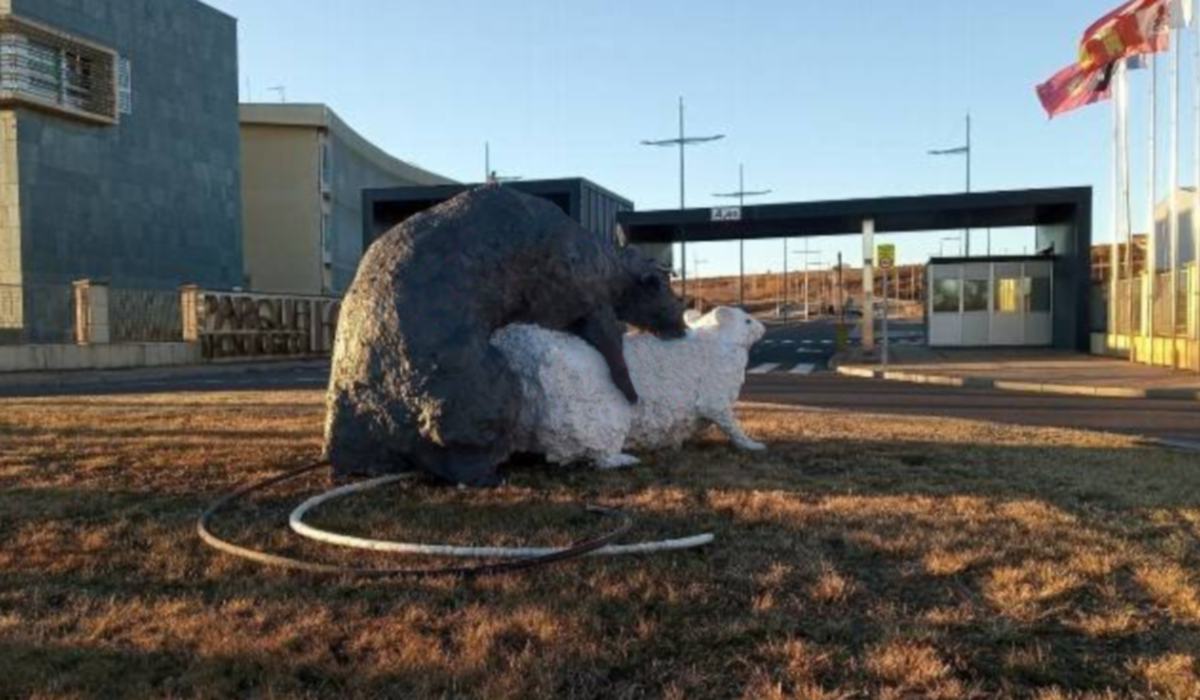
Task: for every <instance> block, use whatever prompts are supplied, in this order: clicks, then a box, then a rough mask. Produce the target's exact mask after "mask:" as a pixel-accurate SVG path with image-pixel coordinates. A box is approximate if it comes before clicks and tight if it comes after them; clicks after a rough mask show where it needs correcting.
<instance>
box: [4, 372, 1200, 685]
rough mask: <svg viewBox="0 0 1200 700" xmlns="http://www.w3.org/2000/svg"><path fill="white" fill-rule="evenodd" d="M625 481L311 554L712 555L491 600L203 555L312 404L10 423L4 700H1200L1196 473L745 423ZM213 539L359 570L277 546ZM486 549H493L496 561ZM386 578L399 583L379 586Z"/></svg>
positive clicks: (407, 501) (391, 528) (1140, 452)
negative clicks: (431, 544)
mask: <svg viewBox="0 0 1200 700" xmlns="http://www.w3.org/2000/svg"><path fill="white" fill-rule="evenodd" d="M743 415H744V418H745V422H746V424H747V428H748V430H749V432H750V433H751V434H754V435H757V436H760V437H764V438H766V439H767V440H768V441H769V442H770V443H771V447H772V449H771V451H770V452H769V453H767V454H766V455H743V454H740V453H735V452H733V451H732V450H730V449H729V447H728V445H727V444H726V443H725V442H724V441H723V440H722V439H720V438H717V437H710V438H708V439H706V440H704V441H702V442H701V443H700V444H698V445H697V446H695V447H693V448H690V449H688V450H686V451H685V452H683V453H681V454H678V455H671V454H662V455H657V456H653V457H652V458H651V459H649V460H648V461H647V463H646V464H644V465H643V466H641V467H639V468H637V469H634V470H631V471H626V472H621V473H612V472H606V473H597V472H590V471H563V470H552V469H548V468H545V467H540V466H526V467H520V468H514V469H513V470H512V472H511V483H510V485H509V486H507V487H505V488H502V489H496V490H492V491H484V492H469V493H463V492H458V491H455V490H446V489H433V488H430V487H427V486H416V487H412V488H402V487H397V488H391V489H386V490H381V491H379V492H375V493H371V494H364V495H362V496H361V497H355V498H352V499H348V500H346V501H345V502H341V503H336V504H330V505H329V506H328V507H326V508H324V509H323V510H320V511H318V512H317V513H316V514H314V519H315V520H317V521H319V522H325V523H328V524H332V525H335V526H337V527H341V528H343V529H346V530H355V531H359V532H364V533H365V532H372V533H386V534H391V535H396V536H399V535H401V534H403V535H404V536H408V537H427V538H437V539H441V540H447V541H455V542H467V541H478V542H517V541H522V540H526V539H536V540H539V541H545V542H565V541H568V540H570V539H571V538H573V537H578V536H582V535H583V534H586V533H592V532H596V531H598V528H600V527H602V526H603V525H604V523H602V522H596V521H593V520H590V519H588V518H587V517H586V516H583V515H581V514H580V512H579V510H578V508H577V504H579V503H581V502H583V501H596V502H601V503H605V504H609V505H615V506H621V507H624V508H626V509H628V510H630V511H631V512H633V513H634V514H635V516H636V517H637V519H638V525H637V528H636V530H635V532H634V536H636V537H639V538H644V537H645V538H648V537H656V536H664V535H679V534H685V533H691V532H696V531H701V530H711V531H713V532H715V533H716V535H717V541H716V543H714V544H713V545H712V546H710V547H708V548H706V549H704V550H702V551H695V552H681V553H673V554H668V555H659V556H654V557H635V558H626V559H620V560H604V561H600V560H588V561H580V562H572V563H568V564H565V565H561V566H557V567H553V568H547V569H543V570H538V571H535V572H530V573H524V574H514V575H506V576H501V577H496V578H487V579H480V580H476V581H458V580H452V579H439V580H428V581H418V582H413V581H401V580H391V581H356V580H351V579H343V578H327V577H317V576H310V575H301V574H294V573H288V572H283V571H278V570H270V569H263V568H259V567H257V566H255V565H252V564H248V563H245V562H240V561H237V560H233V559H230V558H228V557H226V556H223V555H220V554H217V553H214V552H212V551H211V550H208V549H206V548H205V547H204V546H203V545H202V544H201V543H200V542H199V541H198V540H197V538H196V537H195V535H194V518H195V516H196V515H197V513H198V512H199V511H200V509H201V508H202V507H203V506H204V505H205V504H206V503H207V502H209V501H211V500H212V499H213V498H214V497H215V496H217V495H218V494H219V493H221V492H223V491H225V490H227V489H229V488H230V487H231V486H232V485H233V484H235V483H237V482H240V481H242V480H243V479H248V478H255V477H261V476H265V475H268V474H273V473H277V472H278V471H280V470H282V469H284V468H286V467H289V466H293V465H297V464H300V463H303V462H305V461H307V460H308V459H310V458H311V457H312V456H313V455H314V454H315V452H316V451H317V448H318V444H319V430H320V421H321V408H320V397H319V395H318V393H317V392H275V393H271V392H257V393H249V392H246V393H213V394H206V393H190V394H175V395H146V396H113V397H96V398H90V399H84V400H75V399H44V400H41V399H28V400H26V399H22V400H6V401H0V696H9V695H13V696H38V697H113V696H126V697H145V696H205V697H227V696H274V697H283V696H335V697H358V696H365V697H406V696H407V697H423V696H452V697H453V696H481V697H535V696H542V697H546V696H552V697H596V696H603V697H628V698H632V697H660V696H661V697H672V698H685V697H747V698H763V697H778V698H784V697H810V698H825V697H827V698H843V697H862V696H875V697H979V696H1023V697H1031V696H1032V697H1043V698H1068V697H1116V696H1128V695H1135V696H1136V695H1158V696H1164V697H1180V698H1189V697H1191V698H1194V697H1200V664H1198V662H1197V657H1198V656H1200V566H1198V564H1200V476H1198V474H1197V469H1198V468H1200V467H1198V465H1197V463H1196V460H1195V457H1194V456H1188V455H1182V454H1175V453H1169V452H1164V451H1158V450H1154V449H1148V448H1143V447H1138V446H1136V445H1135V444H1134V443H1133V442H1132V441H1131V440H1130V439H1128V438H1124V437H1118V436H1112V435H1101V434H1095V433H1082V432H1072V431H1064V430H1051V429H1035V428H1022V427H1013V426H1004V425H998V424H984V423H971V422H964V421H953V420H946V419H936V420H935V419H920V418H897V417H866V416H863V415H857V414H844V413H836V412H827V411H820V412H818V411H805V410H797V409H785V408H778V407H769V406H749V407H746V408H744V410H743ZM322 485H323V483H322V481H321V480H320V479H316V478H314V479H309V480H307V481H301V482H298V483H295V484H292V485H290V486H286V487H281V488H280V489H277V490H275V491H272V492H270V493H268V494H264V495H263V496H262V497H261V498H259V499H257V500H256V501H255V502H254V504H253V507H246V508H243V509H241V510H239V511H238V512H236V513H230V514H229V515H227V516H226V517H224V518H223V519H222V520H221V521H220V522H219V523H218V525H219V528H220V529H221V531H222V532H224V533H226V534H228V535H231V536H234V537H236V538H237V539H238V540H239V541H244V542H249V543H254V544H259V545H264V546H269V547H274V548H279V549H282V550H285V551H290V552H297V553H303V554H305V555H309V556H322V557H326V558H330V559H333V560H339V561H350V560H351V559H352V558H353V557H352V555H349V554H345V553H330V552H329V550H327V549H323V548H320V547H319V546H317V545H313V544H308V543H303V542H297V541H296V539H295V538H294V537H292V536H291V535H290V534H288V533H287V532H286V529H285V527H284V526H283V518H284V516H285V514H286V512H287V510H288V509H289V508H290V506H291V505H292V504H294V503H296V502H298V500H299V498H300V497H301V496H302V495H304V494H308V493H312V492H313V491H314V490H316V489H318V488H320V487H321V486H322ZM489 527H495V531H493V532H488V528H489ZM364 558H366V559H367V560H368V561H370V562H379V563H380V564H383V563H385V562H389V561H391V560H389V559H388V558H387V557H385V556H379V555H372V556H367V555H364Z"/></svg>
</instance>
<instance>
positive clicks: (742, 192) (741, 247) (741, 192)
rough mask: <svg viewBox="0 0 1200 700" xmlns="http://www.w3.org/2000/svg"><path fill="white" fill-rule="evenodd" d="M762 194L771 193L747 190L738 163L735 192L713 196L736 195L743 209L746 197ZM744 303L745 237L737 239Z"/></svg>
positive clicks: (740, 301)
mask: <svg viewBox="0 0 1200 700" xmlns="http://www.w3.org/2000/svg"><path fill="white" fill-rule="evenodd" d="M764 194H771V190H747V189H746V178H745V169H744V168H743V167H742V164H741V163H738V188H737V192H717V193H714V194H713V196H714V197H737V200H738V210H742V209H745V207H746V197H747V195H748V196H751V197H758V196H760V195H764ZM745 305H746V239H744V238H739V239H738V306H743V307H744V306H745Z"/></svg>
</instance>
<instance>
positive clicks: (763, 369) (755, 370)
mask: <svg viewBox="0 0 1200 700" xmlns="http://www.w3.org/2000/svg"><path fill="white" fill-rule="evenodd" d="M778 366H779V363H778V362H764V363H762V364H761V365H755V366H754V367H751V368H750V369H748V370H746V374H766V373H767V372H770V371H771V370H773V369H775V368H776V367H778Z"/></svg>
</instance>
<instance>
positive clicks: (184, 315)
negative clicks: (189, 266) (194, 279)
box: [179, 284, 200, 343]
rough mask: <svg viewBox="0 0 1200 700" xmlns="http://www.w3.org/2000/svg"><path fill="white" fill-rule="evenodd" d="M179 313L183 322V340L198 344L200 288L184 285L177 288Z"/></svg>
mask: <svg viewBox="0 0 1200 700" xmlns="http://www.w3.org/2000/svg"><path fill="white" fill-rule="evenodd" d="M179 311H180V318H181V319H182V321H183V340H184V341H185V342H188V343H198V342H200V287H198V286H196V285H194V284H185V285H182V286H180V287H179Z"/></svg>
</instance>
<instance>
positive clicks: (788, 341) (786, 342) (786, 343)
mask: <svg viewBox="0 0 1200 700" xmlns="http://www.w3.org/2000/svg"><path fill="white" fill-rule="evenodd" d="M794 342H796V341H794V340H785V341H783V344H784V345H791V344H792V343H794Z"/></svg>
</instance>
